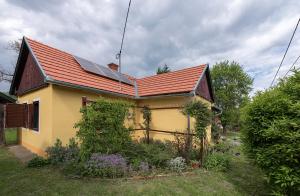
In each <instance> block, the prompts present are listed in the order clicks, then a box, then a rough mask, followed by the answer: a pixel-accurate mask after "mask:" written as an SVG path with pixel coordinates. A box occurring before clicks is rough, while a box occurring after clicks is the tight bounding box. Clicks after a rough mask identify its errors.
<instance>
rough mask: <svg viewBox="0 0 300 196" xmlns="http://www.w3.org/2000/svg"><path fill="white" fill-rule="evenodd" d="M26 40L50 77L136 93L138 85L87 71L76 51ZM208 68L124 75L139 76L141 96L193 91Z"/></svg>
mask: <svg viewBox="0 0 300 196" xmlns="http://www.w3.org/2000/svg"><path fill="white" fill-rule="evenodd" d="M26 40H27V41H28V43H29V45H30V47H31V49H32V51H33V53H34V55H35V56H36V58H37V60H38V61H39V63H40V65H41V67H42V69H43V70H44V72H45V73H46V75H47V76H48V77H50V78H52V79H54V80H57V81H60V82H65V83H70V84H75V85H80V86H85V87H90V88H95V89H99V90H105V91H110V92H114V93H120V94H125V95H129V96H135V89H134V88H135V86H132V85H128V84H124V83H122V84H121V86H122V88H120V83H119V82H118V81H115V80H112V79H109V78H106V77H103V76H99V75H96V74H93V73H90V72H87V71H85V70H84V69H83V68H81V66H80V65H79V64H78V63H77V61H76V60H75V59H74V57H73V55H71V54H69V53H66V52H64V51H61V50H58V49H55V48H53V47H50V46H47V45H45V44H42V43H40V42H37V41H34V40H32V39H28V38H26ZM205 68H206V65H200V66H195V67H190V68H186V69H182V70H178V71H172V72H169V73H164V74H159V75H154V76H149V77H145V78H141V79H136V78H134V77H132V76H129V75H126V74H124V75H126V77H127V78H129V79H130V80H132V81H134V80H136V82H137V89H138V96H141V97H143V96H152V95H160V94H173V93H184V92H191V91H192V90H193V89H194V88H195V85H196V83H197V81H198V80H199V78H200V76H201V75H202V72H203V71H204V70H205Z"/></svg>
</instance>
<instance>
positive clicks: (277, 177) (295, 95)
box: [242, 72, 300, 195]
mask: <svg viewBox="0 0 300 196" xmlns="http://www.w3.org/2000/svg"><path fill="white" fill-rule="evenodd" d="M299 92H300V72H295V74H294V75H293V76H291V77H289V78H287V79H286V80H282V81H280V82H279V84H278V85H277V86H276V87H274V88H272V89H269V90H266V91H265V92H260V93H258V94H257V95H256V96H255V97H254V98H253V101H252V102H251V103H249V104H248V105H247V106H246V107H245V108H244V109H243V113H242V114H243V115H242V120H243V122H244V123H243V127H242V131H243V140H244V143H245V146H246V149H247V152H248V153H249V155H250V156H251V157H253V158H254V159H255V161H256V163H257V164H258V165H259V166H260V167H261V168H262V169H263V170H264V171H265V172H266V174H267V175H268V178H269V182H270V184H271V185H273V188H274V191H276V192H279V193H281V194H287V195H290V194H292V193H294V192H297V191H298V193H300V188H299V187H300V165H299V162H300V156H299V155H300V93H299Z"/></svg>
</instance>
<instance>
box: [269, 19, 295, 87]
mask: <svg viewBox="0 0 300 196" xmlns="http://www.w3.org/2000/svg"><path fill="white" fill-rule="evenodd" d="M299 22H300V18H299V20H298V22H297V25H296V27H295V29H294V32H293V35H292V37H291V39H290V42H289V44H288V47H287V48H286V50H285V53H284V55H283V58H282V60H281V63H280V65H279V67H278V69H277V71H276V74H275V76H274V78H273V80H272V83H271V85H270V87H271V86H273V83H274V81H275V79H276V77H277V74H278V72H279V70H280V68H281V66H282V63H283V61H284V59H285V56H286V54H287V52H288V50H289V48H290V45H291V42H292V41H293V38H294V35H295V32H296V30H297V28H298V25H299Z"/></svg>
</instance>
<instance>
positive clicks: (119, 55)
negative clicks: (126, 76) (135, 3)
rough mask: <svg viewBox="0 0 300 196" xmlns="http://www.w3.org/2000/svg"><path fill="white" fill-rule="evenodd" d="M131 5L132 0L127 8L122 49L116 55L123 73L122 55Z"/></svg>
mask: <svg viewBox="0 0 300 196" xmlns="http://www.w3.org/2000/svg"><path fill="white" fill-rule="evenodd" d="M130 6H131V0H129V4H128V9H127V14H126V19H125V24H124V29H123V35H122V41H121V46H120V51H119V53H118V54H117V55H116V59H118V60H119V72H120V73H121V56H122V49H123V44H124V37H125V33H126V27H127V20H128V15H129V10H130Z"/></svg>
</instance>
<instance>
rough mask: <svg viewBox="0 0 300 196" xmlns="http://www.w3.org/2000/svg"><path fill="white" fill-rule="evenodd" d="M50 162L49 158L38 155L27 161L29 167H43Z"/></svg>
mask: <svg viewBox="0 0 300 196" xmlns="http://www.w3.org/2000/svg"><path fill="white" fill-rule="evenodd" d="M49 163H50V162H49V161H48V159H44V158H43V157H40V156H36V157H34V158H33V159H31V160H30V161H29V162H28V163H27V167H43V166H45V165H49Z"/></svg>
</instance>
